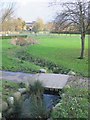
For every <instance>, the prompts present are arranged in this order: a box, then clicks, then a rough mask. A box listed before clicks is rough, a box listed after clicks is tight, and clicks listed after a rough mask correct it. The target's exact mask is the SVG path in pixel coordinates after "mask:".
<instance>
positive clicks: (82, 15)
mask: <svg viewBox="0 0 90 120" xmlns="http://www.w3.org/2000/svg"><path fill="white" fill-rule="evenodd" d="M59 5H60V4H59ZM62 6H63V10H62V11H61V12H60V13H58V14H57V17H56V18H55V23H56V24H58V26H59V28H60V29H65V28H67V27H69V26H70V25H73V26H75V27H76V28H77V29H78V31H79V32H80V34H81V53H80V57H79V59H83V58H84V49H85V34H86V33H87V31H88V28H89V20H90V18H89V17H90V16H89V14H88V11H89V9H90V1H84V0H82V1H81V0H76V1H75V2H68V3H63V4H62Z"/></svg>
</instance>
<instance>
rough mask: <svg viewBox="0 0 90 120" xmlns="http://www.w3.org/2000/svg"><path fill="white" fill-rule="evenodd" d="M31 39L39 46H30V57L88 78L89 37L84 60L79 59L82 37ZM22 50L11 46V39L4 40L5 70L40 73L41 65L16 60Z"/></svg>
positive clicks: (28, 48)
mask: <svg viewBox="0 0 90 120" xmlns="http://www.w3.org/2000/svg"><path fill="white" fill-rule="evenodd" d="M31 37H33V38H34V39H37V40H38V43H39V44H37V45H32V46H28V47H27V51H26V53H28V55H29V54H30V55H32V56H34V58H40V59H41V60H47V61H48V62H53V63H55V64H57V65H58V66H61V67H63V68H64V69H71V70H73V71H75V72H77V73H78V74H80V75H83V76H88V36H86V41H85V58H84V59H83V60H80V59H77V58H78V57H79V56H80V48H81V40H80V35H71V36H70V35H53V34H52V35H42V36H41V35H38V36H31ZM0 42H1V40H0ZM20 49H22V48H21V47H20V46H14V45H11V44H10V40H9V39H3V40H2V53H3V55H2V66H3V69H5V70H11V71H24V72H33V71H35V70H36V71H38V70H39V69H40V66H39V65H35V64H34V63H33V62H32V61H31V62H30V61H28V60H25V61H22V60H20V59H17V58H16V56H15V55H16V53H17V52H18V51H19V50H20ZM23 49H24V48H23ZM22 56H23V53H22Z"/></svg>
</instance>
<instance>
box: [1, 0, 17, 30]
mask: <svg viewBox="0 0 90 120" xmlns="http://www.w3.org/2000/svg"><path fill="white" fill-rule="evenodd" d="M15 8H16V3H14V2H3V1H1V2H0V13H1V14H0V25H1V26H2V27H1V30H3V25H4V26H8V23H10V21H11V19H12V18H13V15H14V12H15Z"/></svg>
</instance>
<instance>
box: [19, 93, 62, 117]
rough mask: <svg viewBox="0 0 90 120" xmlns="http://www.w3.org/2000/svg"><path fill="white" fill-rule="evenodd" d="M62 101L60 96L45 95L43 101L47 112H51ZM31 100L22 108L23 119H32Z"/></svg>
mask: <svg viewBox="0 0 90 120" xmlns="http://www.w3.org/2000/svg"><path fill="white" fill-rule="evenodd" d="M59 100H60V96H58V95H51V94H43V101H44V104H45V107H46V110H47V112H48V111H50V110H51V109H52V108H53V107H54V106H55V105H56V104H57V103H58V102H59ZM30 106H31V105H30V98H29V99H26V100H25V101H24V103H23V106H22V114H21V117H24V118H29V117H30Z"/></svg>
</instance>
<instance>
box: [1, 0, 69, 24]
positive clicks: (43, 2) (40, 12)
mask: <svg viewBox="0 0 90 120" xmlns="http://www.w3.org/2000/svg"><path fill="white" fill-rule="evenodd" d="M3 1H5V2H11V1H12V2H14V1H15V2H17V11H16V15H17V16H18V17H21V18H22V19H24V20H25V21H26V22H31V21H35V20H36V19H38V18H42V19H43V20H44V21H45V22H48V21H52V20H53V19H54V17H55V13H56V11H57V10H58V8H57V7H56V6H53V7H49V3H50V2H51V1H55V0H3ZM60 1H61V2H67V1H71V0H60Z"/></svg>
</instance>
